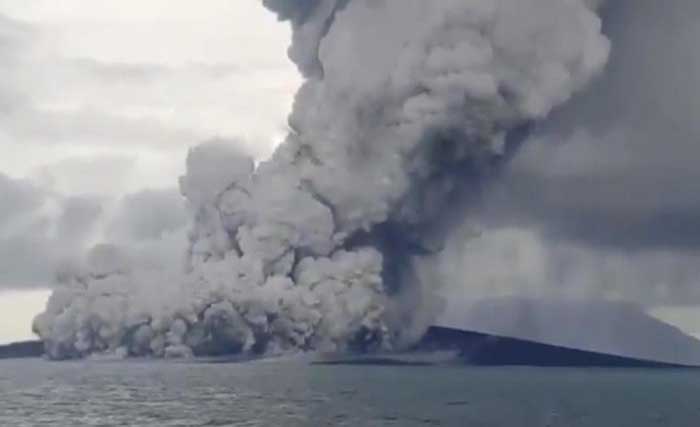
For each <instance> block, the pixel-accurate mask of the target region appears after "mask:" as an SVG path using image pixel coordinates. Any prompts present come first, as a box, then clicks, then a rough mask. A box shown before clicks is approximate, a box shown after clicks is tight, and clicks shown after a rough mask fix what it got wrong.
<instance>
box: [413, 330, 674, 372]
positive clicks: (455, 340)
mask: <svg viewBox="0 0 700 427" xmlns="http://www.w3.org/2000/svg"><path fill="white" fill-rule="evenodd" d="M414 350H415V351H436V350H457V351H459V357H460V359H462V360H463V361H464V362H465V363H466V364H469V365H480V366H552V367H564V366H571V367H631V368H668V367H682V366H683V365H675V364H670V363H663V362H655V361H649V360H642V359H635V358H630V357H622V356H615V355H611V354H605V353H597V352H591V351H584V350H576V349H571V348H566V347H559V346H554V345H548V344H541V343H537V342H534V341H526V340H520V339H514V338H506V337H500V336H496V335H488V334H482V333H478V332H471V331H463V330H459V329H452V328H445V327H439V326H433V327H431V328H430V329H429V330H428V332H427V333H426V335H425V337H424V338H423V339H422V340H421V342H420V343H418V344H417V345H416V346H415V348H414Z"/></svg>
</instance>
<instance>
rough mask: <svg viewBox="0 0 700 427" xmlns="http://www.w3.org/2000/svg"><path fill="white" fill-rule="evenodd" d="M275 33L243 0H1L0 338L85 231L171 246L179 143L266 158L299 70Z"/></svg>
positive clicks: (9, 334)
mask: <svg viewBox="0 0 700 427" xmlns="http://www.w3.org/2000/svg"><path fill="white" fill-rule="evenodd" d="M289 37H290V36H289V29H288V28H287V26H286V25H283V24H279V23H278V22H277V21H276V17H275V16H274V15H273V14H271V13H270V12H269V11H267V10H266V9H264V8H263V6H262V5H261V4H260V3H259V2H255V1H230V0H208V1H206V2H192V1H189V0H149V1H148V2H143V1H140V0H104V1H100V2H95V1H92V0H68V1H61V2H55V1H52V0H28V1H21V2H18V1H14V0H0V67H1V69H2V75H3V78H2V83H0V153H2V154H1V155H0V195H2V199H3V203H2V204H1V205H0V291H2V290H3V289H9V290H12V291H11V292H0V324H2V326H1V327H2V329H0V342H4V341H8V340H11V339H16V338H22V337H23V338H27V337H29V325H30V321H29V320H28V319H31V317H32V316H34V314H36V313H37V312H38V311H40V308H42V305H43V303H44V301H45V299H46V298H47V295H48V293H47V292H45V291H31V292H23V291H24V290H27V289H42V288H46V287H47V286H49V285H50V282H51V280H52V278H53V275H54V272H55V271H60V269H61V267H62V266H63V265H64V264H66V263H70V262H72V260H73V259H75V258H79V257H80V256H82V254H83V253H84V251H85V249H86V248H87V247H89V246H91V245H92V244H94V243H97V242H101V241H105V240H109V241H113V240H117V241H119V243H121V244H123V245H127V246H130V247H132V248H133V249H134V250H137V251H143V252H144V253H148V254H150V255H144V256H145V257H148V256H153V257H155V258H158V259H156V260H153V262H172V260H174V259H176V258H177V257H179V256H180V255H181V253H180V252H181V250H182V248H183V247H184V244H183V243H181V242H182V241H184V238H185V230H186V226H187V218H188V214H187V212H186V211H185V207H184V204H183V202H182V199H181V197H180V196H179V192H178V189H177V179H178V176H180V175H181V174H182V173H183V172H184V167H185V157H186V155H187V150H188V148H189V147H191V146H194V145H196V144H198V143H200V142H202V141H206V140H209V139H222V140H226V141H229V142H230V143H232V144H237V145H239V146H241V147H243V148H244V149H245V150H246V151H247V152H249V153H251V154H253V155H254V156H256V157H258V158H262V157H265V156H267V155H269V153H270V151H271V150H272V148H273V147H274V146H275V145H276V144H277V143H278V142H279V141H280V140H281V139H282V138H283V136H284V134H285V132H286V115H287V114H288V111H289V110H290V108H291V102H292V97H293V94H294V92H295V91H296V89H297V87H298V85H299V82H300V77H299V76H298V73H297V71H296V69H295V68H294V67H293V66H292V64H291V62H290V61H289V60H288V59H287V56H286V48H287V45H288V40H289ZM153 212H158V215H157V217H156V216H155V215H154V214H153ZM18 290H20V291H19V292H18ZM7 307H12V311H8V309H7ZM20 313H21V314H20Z"/></svg>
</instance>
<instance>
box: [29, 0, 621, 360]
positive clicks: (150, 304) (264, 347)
mask: <svg viewBox="0 0 700 427" xmlns="http://www.w3.org/2000/svg"><path fill="white" fill-rule="evenodd" d="M598 3H600V2H599V1H589V0H477V1H469V2H464V1H461V0H444V1H440V2H429V1H425V0H384V1H374V0H298V1H281V0H264V4H265V5H266V6H267V7H268V8H270V9H271V10H273V11H275V12H277V13H278V14H279V16H280V19H282V20H287V21H289V22H290V23H291V25H292V28H293V30H294V31H293V41H292V45H291V47H290V50H289V55H290V58H291V59H292V60H293V61H294V62H295V63H296V64H297V66H298V67H299V70H300V72H301V73H302V74H303V75H304V76H305V77H306V80H305V82H304V83H303V85H302V87H301V88H300V89H299V92H298V93H297V95H296V100H295V103H294V107H293V111H292V113H291V115H290V117H289V125H290V129H291V132H290V134H289V136H288V137H287V139H286V141H285V142H284V143H283V144H282V145H280V147H279V148H278V149H277V150H276V152H275V153H274V154H273V155H272V157H271V158H270V159H268V160H266V161H264V162H262V163H261V164H259V165H257V166H256V165H255V162H254V161H253V159H252V158H250V157H249V156H247V155H245V154H244V153H241V152H238V151H237V150H236V149H235V148H231V147H230V146H227V145H224V144H218V143H208V144H204V145H201V146H199V147H197V148H194V149H193V150H191V152H190V155H189V157H188V160H187V173H186V175H185V176H183V177H182V178H181V181H180V187H181V191H182V194H183V195H184V196H185V197H186V198H187V200H188V202H189V204H190V205H191V207H192V210H193V212H194V219H193V227H192V230H191V233H190V241H189V248H188V250H187V260H186V268H185V269H184V272H183V271H182V269H180V268H176V267H174V268H173V271H170V272H168V271H162V270H147V269H144V268H136V267H134V265H135V264H134V262H133V260H130V259H129V256H128V254H124V253H120V251H119V249H118V248H116V247H112V246H108V245H103V246H99V247H97V248H96V249H95V250H93V252H92V253H91V254H90V256H89V257H88V262H87V263H86V265H85V266H83V267H78V268H74V269H68V270H67V271H65V272H63V273H62V274H60V275H59V279H60V280H59V281H60V282H61V286H60V287H58V288H57V290H56V291H55V293H54V295H53V296H52V297H51V300H50V302H49V304H48V307H47V309H46V312H45V313H43V314H41V315H40V316H39V317H38V318H37V319H36V321H35V325H34V328H35V331H36V332H37V333H38V334H39V335H40V336H41V338H42V339H43V340H44V343H45V345H46V349H47V354H48V355H49V356H50V357H52V358H57V359H60V358H69V357H80V356H84V355H87V354H91V353H100V352H115V353H117V354H121V355H124V356H127V355H130V356H147V355H152V356H157V357H187V356H191V355H193V354H195V355H214V354H231V353H239V352H245V353H253V354H259V353H265V352H281V351H296V350H320V351H352V350H358V351H367V350H371V349H377V348H384V349H389V348H396V347H400V346H402V345H405V344H407V343H410V341H411V340H412V339H415V337H417V336H418V335H419V334H420V333H421V332H422V330H423V328H424V327H426V326H427V324H428V323H429V322H430V321H431V320H432V319H433V316H435V314H436V312H437V310H439V308H440V305H441V304H440V301H439V299H437V297H435V296H434V289H433V287H434V286H433V284H431V283H421V281H420V280H419V279H418V278H417V276H416V275H415V274H413V271H412V264H413V262H412V260H413V259H414V258H416V257H420V256H421V255H424V254H429V253H432V252H434V251H436V250H439V248H440V247H441V245H442V243H443V242H442V240H443V238H442V236H443V235H445V234H446V233H448V232H449V230H450V229H451V227H452V223H453V222H455V221H456V219H457V218H459V217H460V216H463V215H464V212H465V209H466V207H467V206H468V205H469V203H470V200H472V198H473V197H476V196H477V195H478V193H479V192H480V191H482V187H483V186H482V183H483V182H485V181H487V180H488V178H489V177H490V176H492V175H493V174H494V173H495V172H496V171H497V170H498V168H499V166H501V165H502V164H503V163H504V161H505V160H507V158H508V157H509V155H511V154H512V153H513V152H514V150H515V148H517V145H518V144H519V143H520V142H521V140H522V139H523V136H524V134H525V133H526V132H527V129H528V127H529V126H530V125H531V124H532V123H534V122H537V121H538V120H541V119H543V118H545V117H546V116H548V114H549V113H550V112H551V111H552V110H553V109H555V108H556V107H558V106H560V105H562V104H563V103H565V102H566V101H567V100H568V99H569V98H571V97H572V96H573V95H574V94H575V93H576V92H577V91H579V90H581V89H583V88H584V87H585V85H586V84H587V83H588V82H589V81H590V80H591V79H592V78H594V77H595V76H596V75H597V74H598V73H599V72H600V71H601V70H602V69H603V67H604V65H605V63H606V61H607V58H608V54H609V48H610V46H609V41H608V40H607V38H606V37H604V36H603V34H602V33H601V20H600V18H599V17H598V15H597V7H598Z"/></svg>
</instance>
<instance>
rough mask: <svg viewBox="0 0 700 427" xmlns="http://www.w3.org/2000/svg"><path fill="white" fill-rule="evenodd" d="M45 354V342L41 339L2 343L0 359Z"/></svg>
mask: <svg viewBox="0 0 700 427" xmlns="http://www.w3.org/2000/svg"><path fill="white" fill-rule="evenodd" d="M43 354H44V343H42V342H41V341H23V342H17V343H12V344H7V345H0V359H21V358H30V357H41V356H42V355H43Z"/></svg>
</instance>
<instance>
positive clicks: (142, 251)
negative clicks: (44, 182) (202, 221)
mask: <svg viewBox="0 0 700 427" xmlns="http://www.w3.org/2000/svg"><path fill="white" fill-rule="evenodd" d="M0 198H2V200H4V201H7V203H6V204H3V205H2V206H1V208H0V289H23V288H31V287H46V286H50V284H51V283H52V282H53V278H54V275H55V274H57V273H60V272H61V271H62V270H64V269H66V268H69V269H70V268H71V267H70V266H71V265H76V264H80V263H82V262H84V258H85V254H86V253H87V252H88V249H89V248H90V247H92V246H94V245H100V244H108V245H116V247H119V248H120V249H119V250H120V251H123V252H124V253H125V254H128V255H129V256H132V257H133V258H134V259H138V260H139V262H140V263H141V264H142V265H143V266H149V267H153V266H166V265H180V264H181V258H182V256H183V253H184V252H183V251H184V249H183V248H184V247H185V244H186V241H187V240H186V239H187V237H186V234H187V230H188V226H189V222H188V220H187V218H188V214H187V209H186V207H185V204H184V199H183V198H182V196H181V195H180V194H179V193H178V192H177V191H176V190H174V189H170V190H143V191H139V192H137V193H133V194H127V195H125V196H123V197H120V198H114V197H111V196H109V195H105V194H98V195H90V194H84V195H65V194H63V193H59V192H54V191H47V190H45V189H42V188H41V187H38V186H36V185H35V184H34V183H33V182H31V181H27V180H22V179H13V178H10V177H7V176H5V175H2V174H0Z"/></svg>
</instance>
